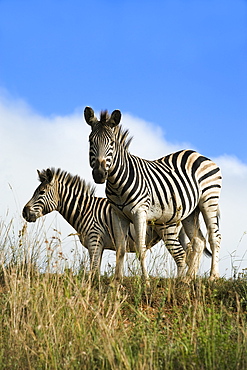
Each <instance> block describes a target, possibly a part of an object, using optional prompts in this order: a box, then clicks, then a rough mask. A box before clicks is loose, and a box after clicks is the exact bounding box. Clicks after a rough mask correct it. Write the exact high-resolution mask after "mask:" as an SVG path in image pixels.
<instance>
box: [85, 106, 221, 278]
mask: <svg viewBox="0 0 247 370" xmlns="http://www.w3.org/2000/svg"><path fill="white" fill-rule="evenodd" d="M84 118H85V121H86V123H87V124H89V125H90V126H91V133H90V135H89V145H90V148H89V162H90V166H91V168H92V176H93V179H94V181H95V183H98V184H103V183H105V182H106V196H107V198H108V199H109V201H110V203H111V204H112V206H113V207H114V209H115V210H116V211H117V212H118V213H117V214H118V219H117V218H116V219H115V220H116V222H118V223H119V222H121V226H122V227H121V228H119V229H118V233H117V235H115V238H116V245H117V246H118V251H117V262H116V270H115V278H116V280H121V279H122V274H121V271H122V267H121V266H122V264H123V259H124V255H125V252H126V245H125V243H124V239H123V235H125V234H126V230H127V229H128V227H129V224H130V222H132V223H133V225H134V229H135V233H136V246H137V254H138V256H139V259H140V262H141V268H142V274H143V277H144V279H145V281H146V282H147V284H149V276H148V273H147V267H146V260H145V253H144V251H145V234H146V227H147V222H151V223H152V224H153V225H154V226H155V231H156V232H157V234H158V235H159V236H160V238H161V239H163V240H164V243H165V245H166V247H167V248H168V250H169V251H170V253H171V254H172V256H173V257H174V259H175V261H176V263H177V266H178V267H179V268H180V270H183V269H184V266H185V263H187V264H188V270H187V272H186V274H185V276H184V278H183V281H184V282H186V283H189V282H190V281H191V279H192V278H194V277H195V275H196V273H197V270H198V268H199V261H200V257H201V254H202V251H203V249H205V246H206V240H205V238H204V236H203V234H202V232H201V230H200V227H199V214H200V213H201V214H202V216H203V219H204V221H205V224H206V228H207V232H208V241H209V244H210V247H211V250H212V261H211V270H210V280H214V279H215V278H218V277H219V268H218V260H219V250H220V240H221V234H220V232H219V222H218V209H219V205H218V203H219V196H220V190H221V181H222V176H221V171H220V168H219V167H218V166H217V165H216V164H215V163H214V162H213V161H211V160H210V159H208V158H206V157H204V156H202V155H201V154H199V153H197V152H195V151H193V150H180V151H178V152H175V153H172V154H169V155H167V156H165V157H162V158H160V159H157V160H153V161H150V160H145V159H142V158H139V157H137V156H134V155H132V154H130V152H129V144H130V142H131V140H132V138H129V137H128V134H129V132H128V130H125V131H124V130H123V129H122V127H121V126H120V125H119V123H120V120H121V112H120V111H119V110H114V111H113V112H112V114H111V115H109V114H108V112H107V111H102V112H101V114H100V120H98V119H97V117H96V116H95V114H94V111H93V109H92V108H90V107H86V108H85V110H84ZM180 224H182V225H183V227H184V230H185V232H186V234H187V236H188V238H189V239H190V248H189V249H188V251H187V252H185V250H184V249H183V248H182V246H181V245H180V243H179V238H178V237H177V234H178V230H179V228H178V226H179V225H180Z"/></svg>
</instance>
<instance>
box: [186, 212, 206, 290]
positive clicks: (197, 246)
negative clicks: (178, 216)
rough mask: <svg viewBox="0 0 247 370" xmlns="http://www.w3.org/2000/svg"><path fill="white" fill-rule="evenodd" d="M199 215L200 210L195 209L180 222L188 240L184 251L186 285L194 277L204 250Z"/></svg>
mask: <svg viewBox="0 0 247 370" xmlns="http://www.w3.org/2000/svg"><path fill="white" fill-rule="evenodd" d="M199 213H200V210H199V209H198V208H196V209H195V211H194V212H192V213H191V214H190V215H189V216H188V217H187V218H186V219H184V220H183V221H182V224H183V227H184V230H185V232H186V235H187V236H188V238H189V240H190V243H189V244H188V248H187V250H186V263H187V265H188V271H187V274H186V277H185V279H184V281H185V282H186V283H189V282H190V280H191V279H194V278H195V277H196V274H197V271H198V269H199V265H200V260H201V256H202V253H203V250H204V249H205V248H206V239H205V238H204V236H203V233H202V231H201V229H200V226H199Z"/></svg>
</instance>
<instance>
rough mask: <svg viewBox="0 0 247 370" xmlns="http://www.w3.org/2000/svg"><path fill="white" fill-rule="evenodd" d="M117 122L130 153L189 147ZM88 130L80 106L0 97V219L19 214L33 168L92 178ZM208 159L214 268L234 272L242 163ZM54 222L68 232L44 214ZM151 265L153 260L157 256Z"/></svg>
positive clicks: (242, 205) (245, 191)
mask: <svg viewBox="0 0 247 370" xmlns="http://www.w3.org/2000/svg"><path fill="white" fill-rule="evenodd" d="M122 122H123V126H124V128H128V129H129V131H130V135H132V136H134V138H133V141H132V143H131V146H130V151H131V153H133V154H135V155H139V156H141V157H143V158H146V159H155V158H159V157H161V156H163V155H166V154H168V153H170V152H173V151H175V150H179V149H183V148H186V147H188V148H191V145H189V144H188V143H181V144H180V145H179V144H176V145H175V144H172V143H168V142H167V141H166V140H165V136H164V133H163V132H162V130H161V129H160V128H157V127H156V126H155V125H154V124H151V123H148V122H145V121H143V120H140V119H138V118H136V117H133V116H131V115H130V114H124V115H123V119H122ZM89 132H90V127H89V126H88V125H87V124H86V123H85V122H84V119H83V108H82V109H81V110H79V111H77V112H75V113H74V114H71V115H70V116H65V117H57V116H54V117H42V116H41V115H39V114H37V113H35V112H33V111H32V110H31V109H30V107H28V106H27V105H26V104H25V102H22V101H11V100H10V99H6V98H3V97H2V98H0V135H1V157H0V171H1V179H0V191H1V192H0V194H1V198H0V206H1V211H0V217H1V219H2V220H3V221H4V220H5V218H6V213H7V212H8V214H9V217H12V215H15V216H18V217H19V216H20V217H21V211H22V207H23V205H24V204H25V203H26V202H27V201H28V200H29V198H30V197H31V195H32V193H33V191H34V189H35V188H36V187H37V186H38V181H37V174H36V169H43V168H47V167H61V168H62V169H64V170H67V171H70V172H71V173H72V174H79V175H80V176H81V177H82V178H85V179H86V180H87V181H91V182H92V177H91V169H90V167H89V161H88V135H89ZM214 160H215V161H216V163H218V164H219V165H220V167H221V168H222V173H223V190H222V198H221V231H222V248H221V261H220V272H221V275H225V274H226V275H227V276H231V264H232V263H234V264H235V265H236V266H237V267H238V268H239V272H241V270H242V269H243V268H246V267H247V256H245V251H246V250H247V235H244V233H245V232H246V231H247V166H246V165H245V164H243V163H241V162H240V161H239V160H238V159H237V158H234V157H229V156H222V157H220V158H214ZM97 195H99V196H103V195H104V186H98V187H97ZM54 220H55V221H54ZM54 222H55V225H56V226H55V227H56V228H57V227H58V228H61V232H62V238H66V236H67V235H68V233H70V232H72V231H73V230H72V229H71V228H70V227H69V226H68V225H67V223H66V222H65V221H64V220H63V219H62V218H60V216H59V215H58V216H55V214H54V213H53V214H52V215H47V216H46V220H45V223H44V224H45V227H47V228H48V227H51V225H53V224H54ZM29 227H30V228H31V225H30V226H29ZM70 243H71V239H68V238H67V239H66V243H65V244H66V247H68V245H71V244H70ZM157 253H160V249H159V252H157ZM152 254H153V255H154V252H153V253H152ZM231 256H232V257H231ZM240 260H241V262H240ZM156 263H157V264H159V263H158V259H157V262H156ZM209 264H210V261H209V260H206V261H205V258H204V262H203V265H202V269H201V271H202V272H205V271H207V270H208V268H209ZM159 270H160V268H159ZM166 270H167V268H166Z"/></svg>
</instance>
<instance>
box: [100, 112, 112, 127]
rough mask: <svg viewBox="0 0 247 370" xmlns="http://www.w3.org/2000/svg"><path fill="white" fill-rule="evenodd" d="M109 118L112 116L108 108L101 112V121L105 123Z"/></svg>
mask: <svg viewBox="0 0 247 370" xmlns="http://www.w3.org/2000/svg"><path fill="white" fill-rule="evenodd" d="M109 118H110V116H109V114H108V111H107V110H103V111H101V112H100V123H102V125H105V124H106V122H107V121H108V120H109Z"/></svg>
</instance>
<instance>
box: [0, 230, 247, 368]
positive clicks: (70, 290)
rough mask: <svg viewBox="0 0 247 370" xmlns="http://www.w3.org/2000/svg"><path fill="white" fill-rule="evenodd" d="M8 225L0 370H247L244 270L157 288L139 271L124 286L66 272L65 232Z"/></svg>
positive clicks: (1, 280) (0, 300)
mask: <svg viewBox="0 0 247 370" xmlns="http://www.w3.org/2000/svg"><path fill="white" fill-rule="evenodd" d="M1 227H2V233H1V240H2V244H1V268H0V305H1V307H0V308H1V310H0V312H1V313H0V315H1V321H0V322H1V325H0V331H1V332H0V334H1V342H0V368H3V369H138V370H139V369H145V370H146V369H210V370H211V369H234V370H235V369H246V368H247V315H246V314H247V276H246V275H245V274H243V275H242V276H241V277H240V278H238V279H228V280H226V279H220V280H218V281H217V282H215V283H209V282H208V281H207V279H205V278H198V279H197V280H196V281H194V282H193V283H192V284H191V285H190V287H187V286H182V285H180V284H179V282H177V281H176V279H174V278H158V277H154V278H151V288H150V290H148V291H147V290H146V289H145V287H144V286H143V284H142V280H141V279H140V277H139V276H130V277H126V278H125V279H124V281H123V284H122V286H121V287H119V288H116V287H114V286H113V285H112V276H109V275H104V276H101V278H100V280H99V279H98V278H97V277H94V278H93V277H90V276H89V275H88V273H87V270H86V269H83V268H82V269H81V270H80V271H79V272H77V273H75V272H74V271H73V269H72V268H66V264H65V263H64V260H63V258H60V257H59V254H56V253H55V248H56V246H57V247H59V246H60V242H61V241H60V240H59V236H58V235H57V233H55V239H52V238H51V239H46V238H45V237H43V234H42V233H39V231H38V229H37V230H36V229H35V230H36V231H34V232H33V233H32V234H30V233H28V232H27V230H26V228H25V224H23V227H21V228H20V230H19V231H18V232H16V230H14V229H13V224H12V225H7V226H6V225H5V226H3V225H2V226H1ZM50 249H51V250H52V252H51V250H50ZM50 252H51V253H50ZM49 253H50V254H49ZM40 254H43V257H41V255H40ZM44 255H45V257H44ZM54 256H55V257H54ZM49 258H50V259H51V261H49ZM59 258H60V259H59ZM54 261H55V262H56V263H57V265H56V268H57V270H56V269H55V267H54V266H53V263H54ZM40 263H41V265H42V268H40ZM59 263H61V269H60V267H59Z"/></svg>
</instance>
